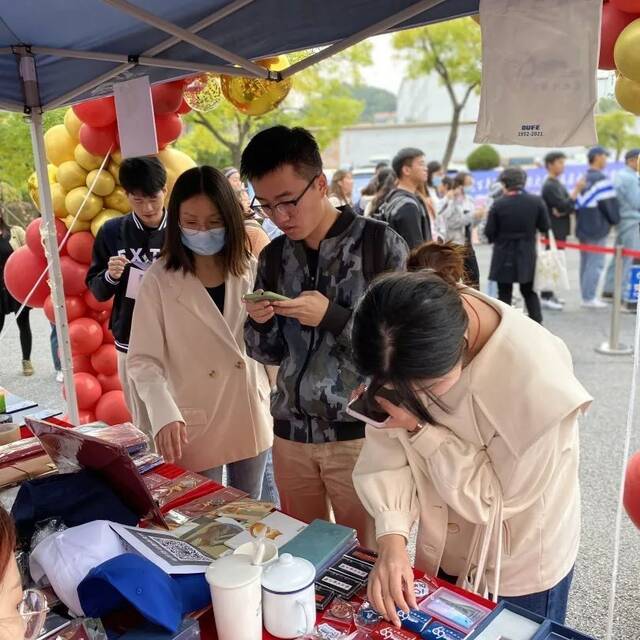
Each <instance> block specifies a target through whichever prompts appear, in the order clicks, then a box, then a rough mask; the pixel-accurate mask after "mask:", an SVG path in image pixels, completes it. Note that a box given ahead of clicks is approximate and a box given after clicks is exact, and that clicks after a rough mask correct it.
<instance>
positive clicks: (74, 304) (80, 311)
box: [42, 296, 87, 323]
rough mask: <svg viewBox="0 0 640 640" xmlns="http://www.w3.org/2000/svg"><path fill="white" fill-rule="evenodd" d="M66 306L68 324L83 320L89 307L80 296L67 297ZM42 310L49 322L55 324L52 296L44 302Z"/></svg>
mask: <svg viewBox="0 0 640 640" xmlns="http://www.w3.org/2000/svg"><path fill="white" fill-rule="evenodd" d="M64 306H65V307H66V309H67V321H68V322H71V321H72V320H77V319H78V318H82V316H83V315H84V314H85V313H86V311H87V305H86V304H85V303H84V301H83V300H82V298H80V297H78V296H66V297H65V299H64ZM42 310H43V311H44V315H45V316H47V319H48V320H49V322H51V323H55V321H56V318H55V315H54V312H53V300H52V299H51V296H49V297H48V298H47V299H46V300H45V301H44V306H43V307H42Z"/></svg>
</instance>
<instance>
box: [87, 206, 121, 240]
mask: <svg viewBox="0 0 640 640" xmlns="http://www.w3.org/2000/svg"><path fill="white" fill-rule="evenodd" d="M123 215H124V214H123V213H120V211H115V210H113V209H103V210H102V211H101V212H100V213H99V214H98V215H97V216H96V217H95V218H94V219H93V220H92V221H91V233H92V234H93V235H94V237H95V236H97V235H98V231H100V229H101V227H102V225H103V224H104V223H105V222H106V221H107V220H112V219H113V218H120V217H121V216H123Z"/></svg>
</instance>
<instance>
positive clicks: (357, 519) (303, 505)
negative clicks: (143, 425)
mask: <svg viewBox="0 0 640 640" xmlns="http://www.w3.org/2000/svg"><path fill="white" fill-rule="evenodd" d="M241 173H242V175H243V177H244V178H247V179H248V180H250V181H251V183H252V186H253V189H254V191H255V194H256V196H255V199H254V203H253V204H254V206H255V207H257V208H259V209H260V210H261V213H262V214H263V215H264V216H265V217H266V218H268V219H270V220H271V221H272V222H273V223H274V224H275V225H276V226H277V227H278V228H279V229H280V230H282V231H283V233H284V235H282V236H280V237H278V238H276V239H275V240H273V241H272V242H271V244H269V245H268V246H267V247H266V248H265V249H264V250H263V252H262V253H261V254H260V258H259V265H258V276H257V279H256V284H255V290H256V291H258V290H265V291H269V292H274V293H278V294H280V295H282V296H286V297H287V298H290V300H275V299H272V300H264V301H259V302H247V303H246V304H247V311H248V313H249V320H248V321H247V323H246V325H245V341H246V344H247V353H248V355H250V356H251V357H252V358H254V359H256V360H258V361H259V362H262V363H263V364H267V365H277V366H279V367H280V369H279V373H278V381H277V385H276V389H275V390H274V392H273V394H272V398H271V413H272V415H273V417H274V429H275V435H276V438H275V440H274V445H273V460H274V470H275V477H276V484H277V486H278V490H279V492H280V499H281V503H282V508H283V510H284V511H285V512H287V513H289V514H290V515H292V516H294V517H296V518H299V519H301V520H303V521H306V522H311V521H312V520H314V519H315V518H321V519H325V520H328V519H330V515H331V510H332V511H333V514H334V516H335V520H336V522H338V523H339V524H342V525H345V526H349V527H353V528H354V529H356V530H357V532H358V536H359V538H360V541H361V543H362V544H364V545H367V546H372V545H374V544H375V530H374V523H373V520H372V519H371V518H370V516H369V515H368V514H367V513H366V511H365V510H364V508H363V507H362V505H361V503H360V500H359V499H358V496H357V495H356V492H355V489H354V488H353V481H352V479H351V475H352V472H353V468H354V466H355V463H356V460H357V459H358V456H359V454H360V449H361V448H362V444H363V438H364V423H363V422H360V421H358V420H356V419H354V418H352V417H351V416H349V415H348V414H347V413H346V406H347V403H348V400H349V397H350V395H351V392H352V391H353V390H354V389H355V388H356V387H358V385H359V384H360V383H361V382H362V379H361V378H360V377H359V375H358V374H357V372H356V369H355V366H354V364H353V361H352V357H351V324H352V323H351V314H352V311H353V309H354V308H355V306H356V305H357V303H358V300H359V299H360V297H361V296H362V294H363V293H364V291H365V289H366V287H367V285H368V283H369V281H370V280H371V279H372V278H373V277H375V276H376V275H378V274H379V273H382V272H385V271H395V270H403V269H404V268H405V263H406V259H407V254H408V249H407V245H406V243H405V242H404V240H403V239H402V238H401V237H400V236H399V235H398V234H397V233H395V232H394V231H393V230H392V229H391V228H389V227H388V226H387V225H386V224H384V223H382V222H379V221H376V220H371V219H368V218H363V217H360V216H357V215H356V214H355V213H354V212H353V210H352V209H351V208H350V207H349V206H345V207H340V208H339V209H336V208H335V207H333V206H332V205H331V203H330V202H329V199H328V197H327V192H328V183H327V178H326V176H325V175H324V173H323V168H322V159H321V157H320V151H319V149H318V145H317V143H316V141H315V139H314V138H313V136H312V135H311V133H309V132H308V131H306V130H305V129H302V128H296V129H289V128H287V127H284V126H277V127H273V128H271V129H267V130H265V131H262V132H261V133H259V134H257V135H256V136H255V137H254V138H253V139H252V140H251V142H250V143H249V145H248V146H247V148H246V149H245V151H244V153H243V155H242V165H241Z"/></svg>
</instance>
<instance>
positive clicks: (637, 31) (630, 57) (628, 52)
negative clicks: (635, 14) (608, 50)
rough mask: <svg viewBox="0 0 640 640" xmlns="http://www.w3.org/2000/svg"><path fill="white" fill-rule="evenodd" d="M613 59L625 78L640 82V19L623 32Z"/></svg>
mask: <svg viewBox="0 0 640 640" xmlns="http://www.w3.org/2000/svg"><path fill="white" fill-rule="evenodd" d="M613 58H614V60H615V63H616V67H618V71H619V72H620V73H621V74H622V75H623V76H624V77H625V78H628V79H629V80H634V81H635V82H640V18H639V19H637V20H634V21H633V22H631V23H630V24H629V25H627V26H626V27H625V28H624V29H623V30H622V33H621V34H620V35H619V36H618V39H617V40H616V44H615V47H614V49H613Z"/></svg>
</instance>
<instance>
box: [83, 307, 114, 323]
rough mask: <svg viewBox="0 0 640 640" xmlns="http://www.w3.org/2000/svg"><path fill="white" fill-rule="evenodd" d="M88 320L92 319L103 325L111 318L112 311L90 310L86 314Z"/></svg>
mask: <svg viewBox="0 0 640 640" xmlns="http://www.w3.org/2000/svg"><path fill="white" fill-rule="evenodd" d="M86 316H87V318H92V319H93V320H95V321H96V322H98V323H100V324H103V323H104V322H106V321H107V320H109V318H110V317H111V311H110V310H105V309H103V310H102V311H93V310H92V309H91V310H89V311H88V312H87V314H86Z"/></svg>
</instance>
